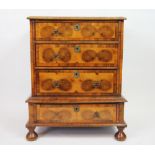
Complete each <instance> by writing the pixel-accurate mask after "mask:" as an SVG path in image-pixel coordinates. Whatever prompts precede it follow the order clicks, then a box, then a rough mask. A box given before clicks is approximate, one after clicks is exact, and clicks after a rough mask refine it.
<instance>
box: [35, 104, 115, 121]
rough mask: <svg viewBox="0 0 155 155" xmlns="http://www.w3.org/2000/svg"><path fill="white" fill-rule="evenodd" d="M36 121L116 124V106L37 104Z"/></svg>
mask: <svg viewBox="0 0 155 155" xmlns="http://www.w3.org/2000/svg"><path fill="white" fill-rule="evenodd" d="M37 121H38V122H44V123H57V122H58V123H77V122H79V123H113V122H116V104H76V105H72V104H71V105H70V104H67V105H50V104H47V105H41V104H38V105H37Z"/></svg>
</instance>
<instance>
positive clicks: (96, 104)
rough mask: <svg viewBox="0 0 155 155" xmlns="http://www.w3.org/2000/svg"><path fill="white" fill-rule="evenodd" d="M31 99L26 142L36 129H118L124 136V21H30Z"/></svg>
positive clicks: (63, 19) (28, 100) (72, 18)
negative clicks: (44, 127) (37, 127)
mask: <svg viewBox="0 0 155 155" xmlns="http://www.w3.org/2000/svg"><path fill="white" fill-rule="evenodd" d="M28 19H30V45H31V46H30V55H31V85H32V95H31V96H30V98H28V99H27V101H26V102H27V103H28V111H29V119H28V122H27V124H26V127H27V129H28V130H29V131H28V134H27V135H26V138H27V140H29V141H33V140H36V139H37V137H38V135H37V133H36V132H35V127H36V126H51V127H100V126H117V128H118V132H117V133H116V134H115V138H116V139H117V140H119V141H123V140H125V139H126V135H125V133H124V132H123V130H124V128H125V127H126V126H127V125H126V123H125V121H124V103H125V102H127V100H126V99H125V98H124V97H122V96H121V93H122V92H121V88H122V63H123V35H124V34H123V31H124V20H125V19H126V18H124V17H41V16H37V17H35V16H30V17H28Z"/></svg>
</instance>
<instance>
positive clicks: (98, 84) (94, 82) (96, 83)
mask: <svg viewBox="0 0 155 155" xmlns="http://www.w3.org/2000/svg"><path fill="white" fill-rule="evenodd" d="M92 86H93V88H99V87H100V86H101V82H100V81H93V83H92Z"/></svg>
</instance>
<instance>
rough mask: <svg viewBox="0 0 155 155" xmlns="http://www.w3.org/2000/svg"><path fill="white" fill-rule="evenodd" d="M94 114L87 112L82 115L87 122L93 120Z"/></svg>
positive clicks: (90, 111)
mask: <svg viewBox="0 0 155 155" xmlns="http://www.w3.org/2000/svg"><path fill="white" fill-rule="evenodd" d="M93 114H94V112H93V111H92V110H85V111H83V112H82V113H81V116H82V118H83V119H85V120H92V119H93Z"/></svg>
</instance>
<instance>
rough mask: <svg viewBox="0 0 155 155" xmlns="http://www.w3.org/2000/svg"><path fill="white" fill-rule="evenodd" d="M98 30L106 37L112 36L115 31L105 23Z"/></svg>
mask: <svg viewBox="0 0 155 155" xmlns="http://www.w3.org/2000/svg"><path fill="white" fill-rule="evenodd" d="M98 32H99V33H100V35H101V36H102V37H104V38H111V37H112V36H113V34H114V31H113V30H112V28H111V27H110V26H109V25H104V26H102V27H100V28H99V30H98Z"/></svg>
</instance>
